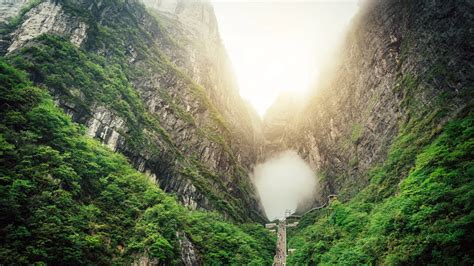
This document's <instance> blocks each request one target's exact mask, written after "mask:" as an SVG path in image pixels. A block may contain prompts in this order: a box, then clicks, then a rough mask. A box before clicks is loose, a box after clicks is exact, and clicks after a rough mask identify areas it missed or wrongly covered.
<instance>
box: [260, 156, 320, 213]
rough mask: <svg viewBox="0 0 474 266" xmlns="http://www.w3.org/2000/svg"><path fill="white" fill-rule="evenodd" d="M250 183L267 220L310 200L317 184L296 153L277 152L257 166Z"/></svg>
mask: <svg viewBox="0 0 474 266" xmlns="http://www.w3.org/2000/svg"><path fill="white" fill-rule="evenodd" d="M253 182H254V184H255V186H256V188H257V191H258V193H259V195H260V199H261V201H262V204H263V207H264V208H265V212H266V214H267V217H268V218H269V219H270V220H273V219H275V218H282V217H284V215H285V210H291V211H292V212H294V211H295V210H296V208H297V206H298V204H302V203H305V202H307V201H309V200H312V199H313V198H314V196H315V195H314V194H315V192H316V186H317V183H318V182H317V176H316V175H315V173H314V172H313V170H312V169H311V168H310V167H309V165H308V164H307V163H306V162H305V161H304V160H303V159H302V158H301V157H299V155H298V154H297V153H296V152H295V151H285V152H282V153H279V154H277V155H276V156H274V157H272V158H270V159H269V160H267V161H265V162H264V163H262V164H259V165H257V166H256V167H255V169H254V173H253Z"/></svg>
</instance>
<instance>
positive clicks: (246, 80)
mask: <svg viewBox="0 0 474 266" xmlns="http://www.w3.org/2000/svg"><path fill="white" fill-rule="evenodd" d="M212 1H213V5H214V9H215V13H216V16H217V20H218V23H219V31H220V34H221V37H222V39H223V42H224V45H225V47H226V49H227V52H228V54H229V57H230V59H231V61H232V65H233V68H234V71H235V74H236V76H237V82H238V84H239V88H240V94H241V96H242V97H243V98H244V99H246V100H247V101H249V102H250V103H251V104H252V106H254V108H255V109H256V110H257V111H258V113H259V114H260V116H263V115H264V113H265V111H266V110H267V108H268V107H270V105H271V104H272V103H273V101H274V100H275V99H276V98H277V96H278V95H279V94H280V93H281V92H282V91H292V92H295V93H304V92H305V91H306V90H307V89H308V88H309V86H310V85H311V84H313V83H314V82H315V81H316V79H317V76H318V73H319V70H320V69H321V67H322V65H323V64H324V61H325V60H330V55H331V56H332V55H333V54H332V52H333V51H334V47H335V46H336V44H337V42H338V40H339V39H340V38H341V36H343V33H344V32H345V29H346V28H347V25H348V24H349V22H350V19H351V18H352V16H353V15H354V14H355V13H356V11H357V9H358V6H359V5H358V1H357V0H346V1H343V0H340V1H335V0H333V1H330V0H326V1H323V0H319V1H317V0H313V1H310V0H307V1H291V0H286V1H285V0H279V1H276V0H273V1H272V0H259V1H252V0H212ZM326 62H327V61H326Z"/></svg>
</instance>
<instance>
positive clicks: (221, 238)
mask: <svg viewBox="0 0 474 266" xmlns="http://www.w3.org/2000/svg"><path fill="white" fill-rule="evenodd" d="M0 102H1V103H2V104H1V107H2V108H1V109H0V129H1V134H0V163H1V165H2V167H1V169H0V212H1V213H2V216H1V218H0V219H1V220H0V226H1V227H0V232H1V236H2V237H1V240H0V261H2V263H5V264H32V263H39V264H42V263H46V264H58V263H61V264H74V265H77V264H89V265H91V264H128V263H130V262H131V261H133V260H134V259H136V258H137V257H139V256H141V255H146V256H148V257H149V258H150V259H152V260H158V261H159V262H161V263H165V264H177V263H179V258H180V255H179V252H180V251H179V250H180V247H179V237H181V236H177V233H178V232H179V233H180V234H181V235H182V234H186V235H187V236H188V238H189V239H190V241H191V242H192V243H193V244H194V246H195V248H196V249H197V252H198V254H199V255H200V256H201V258H202V260H203V262H204V263H206V264H215V263H217V262H226V263H229V264H239V265H241V264H255V265H261V264H269V263H271V259H272V252H273V247H274V241H275V240H274V237H272V236H271V235H270V234H269V233H268V232H267V231H266V230H265V229H264V228H263V227H262V226H260V225H247V224H244V225H238V224H233V223H231V222H228V221H226V219H224V218H223V217H221V216H219V215H218V214H214V213H204V212H193V211H189V210H187V209H185V208H184V207H182V206H181V205H179V204H178V203H177V202H176V200H175V199H174V198H173V197H170V196H169V195H167V194H165V193H164V192H162V191H161V190H160V189H159V188H158V187H157V186H156V185H155V184H153V183H152V182H151V181H149V179H148V178H147V177H146V176H144V175H143V174H141V173H139V172H137V171H135V170H134V169H133V168H132V167H131V166H130V165H129V164H128V163H127V161H126V159H125V158H124V157H123V156H122V155H120V154H117V153H113V152H112V151H110V150H108V149H107V148H106V147H105V146H103V145H101V144H100V143H99V142H98V141H96V140H93V139H91V138H88V137H86V136H84V131H85V130H84V128H83V127H82V126H80V125H78V124H75V123H73V122H72V121H71V119H70V118H69V117H68V116H67V115H66V114H65V113H64V112H63V111H61V109H59V108H58V107H56V106H55V104H54V103H53V100H52V98H51V97H50V95H49V94H48V93H47V92H46V91H45V90H44V89H41V88H38V87H35V86H33V85H32V83H31V82H30V81H28V79H27V75H26V73H24V72H22V71H19V70H17V69H15V68H13V67H11V66H9V65H8V64H7V63H5V62H4V61H3V60H2V61H0Z"/></svg>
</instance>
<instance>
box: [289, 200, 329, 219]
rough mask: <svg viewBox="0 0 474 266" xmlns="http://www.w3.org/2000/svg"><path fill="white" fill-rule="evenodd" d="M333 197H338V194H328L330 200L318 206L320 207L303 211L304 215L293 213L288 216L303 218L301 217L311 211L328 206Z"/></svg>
mask: <svg viewBox="0 0 474 266" xmlns="http://www.w3.org/2000/svg"><path fill="white" fill-rule="evenodd" d="M333 198H337V195H336V194H330V195H328V200H327V201H326V202H325V203H324V204H323V205H321V206H318V207H314V208H312V209H310V210H308V211H306V212H305V213H303V214H302V215H293V214H292V215H290V216H288V217H287V218H292V217H294V218H301V217H303V216H305V215H306V214H308V213H310V212H312V211H315V210H320V209H322V208H324V207H326V205H328V204H329V202H330V201H331V199H333Z"/></svg>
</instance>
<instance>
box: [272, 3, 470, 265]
mask: <svg viewBox="0 0 474 266" xmlns="http://www.w3.org/2000/svg"><path fill="white" fill-rule="evenodd" d="M472 8H473V7H472V4H471V3H469V1H396V0H393V1H366V2H365V3H364V6H363V7H362V8H361V11H360V12H359V14H358V15H357V16H356V17H355V18H354V19H353V21H352V23H351V28H350V30H349V31H348V33H347V36H346V39H345V41H344V44H343V46H342V47H341V49H340V50H339V53H338V56H337V58H336V59H334V62H331V65H332V66H331V67H328V69H327V70H326V71H325V72H323V73H322V75H321V76H322V81H321V82H320V83H319V85H318V86H316V88H315V89H314V92H313V93H312V96H311V97H310V98H309V100H308V101H307V102H306V103H305V104H302V105H300V106H299V107H298V108H296V110H295V108H293V110H291V108H289V107H285V101H283V104H281V103H280V104H281V105H279V103H278V102H277V103H276V106H274V107H272V109H273V110H274V112H273V114H272V117H273V118H271V119H270V118H269V119H268V120H267V121H264V124H266V125H269V126H270V128H268V129H267V132H271V133H272V134H273V135H268V134H267V135H265V137H266V139H267V140H269V143H270V144H271V145H272V146H276V147H285V148H288V149H293V150H296V151H297V152H298V153H299V154H300V155H301V156H302V157H303V158H304V159H305V160H306V161H307V162H308V163H309V164H310V165H311V167H312V169H313V170H314V171H315V172H316V173H317V174H318V175H319V185H318V186H319V191H321V193H320V194H318V195H315V201H314V203H313V205H312V206H313V207H316V206H321V205H323V204H324V203H326V202H327V201H328V196H329V195H332V194H336V195H337V199H333V200H332V202H331V203H330V204H329V207H328V208H323V209H321V210H319V211H313V212H310V213H308V214H306V215H305V216H304V217H303V218H302V220H301V221H300V224H299V225H298V228H297V229H296V230H295V232H293V233H290V236H289V239H290V241H289V248H291V249H295V253H294V254H293V255H291V256H290V258H289V263H291V264H297V265H308V264H311V265H312V264H320V263H321V264H337V263H339V264H348V265H357V264H390V265H392V264H430V263H435V264H452V263H455V262H458V263H462V264H466V265H469V264H471V263H472V262H473V258H474V256H473V254H474V251H473V250H472V239H473V238H472V235H473V231H472V228H474V227H473V224H474V220H473V219H472V210H473V206H472V202H473V201H472V200H473V196H472V193H471V192H470V191H472V189H473V188H474V181H473V173H472V169H473V168H472V167H473V163H472V159H470V158H472V150H473V148H474V147H473V142H472V140H473V137H474V136H473V134H472V132H473V131H472V129H473V128H474V125H473V113H472V110H473V96H474V93H473V85H472V84H473V80H472V74H471V73H472V72H473V68H472V60H473V51H474V49H473V43H472V39H473V38H472V26H473V19H472V15H471V14H472ZM272 109H270V110H272ZM288 110H290V111H291V112H293V114H294V115H293V117H294V118H295V119H288V118H285V116H284V115H283V116H282V115H281V114H285V113H286V112H288ZM279 114H280V115H279ZM274 116H277V119H275V118H274ZM278 117H280V120H281V121H283V123H281V124H275V123H272V122H271V121H275V120H278ZM275 136H277V137H275ZM308 208H309V206H300V210H299V212H303V211H305V210H307V209H308Z"/></svg>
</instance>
